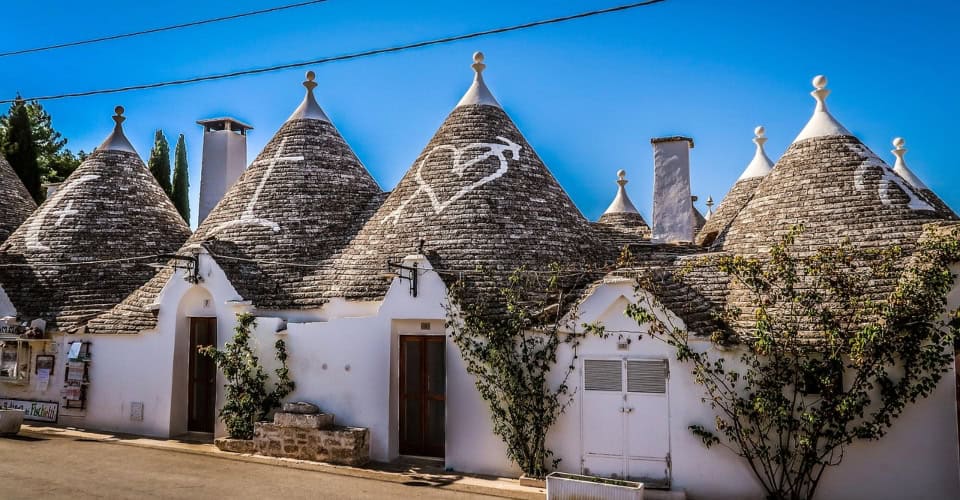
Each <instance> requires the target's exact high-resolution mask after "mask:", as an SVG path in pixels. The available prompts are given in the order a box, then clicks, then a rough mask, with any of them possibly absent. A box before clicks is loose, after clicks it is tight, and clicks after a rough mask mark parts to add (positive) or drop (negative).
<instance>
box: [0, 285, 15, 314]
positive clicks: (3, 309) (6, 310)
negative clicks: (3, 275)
mask: <svg viewBox="0 0 960 500" xmlns="http://www.w3.org/2000/svg"><path fill="white" fill-rule="evenodd" d="M16 315H17V308H16V307H14V306H13V302H10V297H8V296H7V292H5V291H3V286H2V285H0V318H2V317H4V316H14V317H16Z"/></svg>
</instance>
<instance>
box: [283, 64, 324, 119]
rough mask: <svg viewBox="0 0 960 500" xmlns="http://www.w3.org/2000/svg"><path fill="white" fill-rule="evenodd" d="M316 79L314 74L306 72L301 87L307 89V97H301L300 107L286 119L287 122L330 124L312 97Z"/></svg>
mask: <svg viewBox="0 0 960 500" xmlns="http://www.w3.org/2000/svg"><path fill="white" fill-rule="evenodd" d="M316 77H317V75H316V73H314V72H313V71H307V79H306V80H304V82H303V86H304V87H306V88H307V95H305V96H303V102H301V103H300V106H298V107H297V109H296V110H295V111H294V112H293V114H292V115H290V118H287V121H288V122H289V121H293V120H321V121H325V122H330V118H328V117H327V114H326V113H324V112H323V108H321V107H320V105H319V104H317V99H316V98H315V97H314V96H313V89H315V88H317V82H315V81H314V80H315V79H316Z"/></svg>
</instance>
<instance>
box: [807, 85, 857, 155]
mask: <svg viewBox="0 0 960 500" xmlns="http://www.w3.org/2000/svg"><path fill="white" fill-rule="evenodd" d="M813 87H814V89H815V90H814V91H813V92H810V95H812V96H813V98H814V99H816V100H817V108H816V109H815V110H814V111H813V116H812V117H810V121H808V122H807V125H806V126H805V127H803V130H801V131H800V135H798V136H797V138H796V139H794V140H793V142H797V141H801V140H803V139H810V138H812V137H824V136H831V135H853V134H851V133H850V131H848V130H847V129H846V128H844V127H843V125H840V122H838V121H837V120H836V118H834V117H833V115H831V114H830V112H829V111H827V96H829V95H830V89H828V88H827V77H825V76H823V75H817V76H815V77H813Z"/></svg>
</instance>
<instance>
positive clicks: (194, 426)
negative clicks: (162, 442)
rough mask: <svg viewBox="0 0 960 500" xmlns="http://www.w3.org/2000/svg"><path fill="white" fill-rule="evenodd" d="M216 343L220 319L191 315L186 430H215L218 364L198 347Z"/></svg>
mask: <svg viewBox="0 0 960 500" xmlns="http://www.w3.org/2000/svg"><path fill="white" fill-rule="evenodd" d="M210 345H212V346H216V345H217V318H190V354H189V359H190V366H189V369H190V376H189V379H190V382H189V385H190V389H189V393H190V395H189V397H190V400H189V405H188V406H189V408H188V412H189V413H188V418H187V430H188V431H191V432H213V427H214V424H215V422H216V418H217V417H216V411H217V385H216V384H217V367H216V365H215V364H214V363H213V359H211V358H210V357H208V356H203V355H201V354H200V353H199V352H198V351H197V349H198V348H199V347H204V346H210Z"/></svg>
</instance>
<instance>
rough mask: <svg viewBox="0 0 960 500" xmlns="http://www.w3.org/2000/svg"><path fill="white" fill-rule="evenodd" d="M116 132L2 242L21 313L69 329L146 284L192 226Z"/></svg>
mask: <svg viewBox="0 0 960 500" xmlns="http://www.w3.org/2000/svg"><path fill="white" fill-rule="evenodd" d="M116 111H117V115H116V116H114V120H115V121H116V126H115V127H114V131H113V133H112V134H111V135H110V136H109V137H108V138H107V140H105V141H104V142H103V144H101V145H100V147H98V148H97V149H96V150H95V151H94V152H93V153H91V154H90V156H89V157H87V159H86V160H85V161H84V162H83V163H82V164H81V165H80V166H79V167H78V168H77V170H76V171H75V172H74V173H73V174H71V175H70V177H68V178H67V180H66V181H64V182H63V184H62V185H61V187H60V188H59V189H58V190H57V191H56V193H54V195H53V196H51V197H49V198H48V199H47V200H46V201H44V202H43V204H42V205H40V207H39V208H38V209H37V210H36V211H35V212H34V213H33V214H32V215H31V216H30V217H29V218H28V219H27V220H26V222H24V223H23V225H21V226H20V227H19V228H18V229H17V230H16V231H15V232H14V233H13V234H12V235H10V237H9V238H8V239H7V241H6V242H5V243H4V244H3V245H2V246H0V284H2V286H3V289H4V291H5V292H6V294H7V296H8V297H9V298H10V300H11V301H12V302H13V305H14V306H15V307H16V309H17V313H18V314H19V315H20V317H21V318H23V319H29V318H42V319H45V320H47V327H48V329H50V328H55V329H57V330H60V331H72V330H74V329H76V328H77V327H79V326H82V325H83V324H84V323H86V322H87V321H88V320H90V319H91V318H92V317H93V316H95V315H96V314H98V313H102V312H103V311H106V310H108V309H109V308H111V307H113V306H115V305H116V304H117V303H119V302H120V301H121V300H123V298H124V297H126V296H127V295H129V294H130V293H131V292H133V291H134V290H136V289H137V287H139V286H140V285H143V284H144V283H145V282H146V281H147V280H149V279H150V277H151V276H153V275H154V273H155V269H153V268H152V267H150V265H149V264H152V263H156V262H157V261H158V260H159V259H158V258H157V256H158V255H160V254H169V253H172V252H173V251H175V250H176V249H177V248H179V247H180V245H182V244H183V242H184V241H185V240H186V239H187V237H188V236H189V235H190V229H189V228H188V227H187V225H186V223H185V222H184V221H183V219H182V218H181V217H180V215H179V214H178V213H177V210H176V208H175V207H174V206H173V203H172V202H171V201H170V199H169V198H168V197H167V195H166V194H165V193H164V192H163V190H162V189H161V188H160V186H159V184H157V181H156V180H155V179H154V178H153V175H151V174H150V171H149V170H147V168H146V166H145V165H144V163H143V161H142V160H141V159H140V156H138V155H137V153H136V151H135V150H134V149H133V146H131V145H130V142H129V141H128V140H127V139H126V137H125V136H124V135H123V129H122V127H121V125H120V124H121V123H122V121H123V120H124V117H123V116H122V113H123V108H122V107H119V106H118V107H117V110H116Z"/></svg>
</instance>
